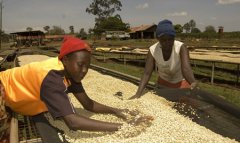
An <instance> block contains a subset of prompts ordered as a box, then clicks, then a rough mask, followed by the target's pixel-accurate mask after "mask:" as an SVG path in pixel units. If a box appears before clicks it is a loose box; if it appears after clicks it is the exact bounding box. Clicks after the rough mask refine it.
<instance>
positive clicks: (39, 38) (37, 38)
mask: <svg viewBox="0 0 240 143" xmlns="http://www.w3.org/2000/svg"><path fill="white" fill-rule="evenodd" d="M10 34H11V35H12V36H13V39H14V41H15V42H16V46H32V45H42V44H43V43H42V42H43V39H44V37H45V34H44V33H43V32H42V31H40V30H36V31H23V32H14V33H10Z"/></svg>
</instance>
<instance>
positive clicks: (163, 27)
mask: <svg viewBox="0 0 240 143" xmlns="http://www.w3.org/2000/svg"><path fill="white" fill-rule="evenodd" d="M164 34H166V35H171V36H176V32H175V29H174V27H173V25H172V22H171V21H170V20H167V19H165V20H163V21H160V22H159V23H158V25H157V30H156V36H157V37H160V36H162V35H164Z"/></svg>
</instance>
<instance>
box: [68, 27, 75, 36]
mask: <svg viewBox="0 0 240 143" xmlns="http://www.w3.org/2000/svg"><path fill="white" fill-rule="evenodd" d="M69 30H70V34H74V27H73V26H69Z"/></svg>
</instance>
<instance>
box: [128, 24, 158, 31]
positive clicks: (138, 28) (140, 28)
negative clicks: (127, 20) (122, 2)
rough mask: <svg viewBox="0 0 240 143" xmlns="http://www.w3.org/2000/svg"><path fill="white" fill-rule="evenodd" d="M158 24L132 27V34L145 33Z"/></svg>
mask: <svg viewBox="0 0 240 143" xmlns="http://www.w3.org/2000/svg"><path fill="white" fill-rule="evenodd" d="M155 25H156V24H151V25H141V26H137V27H131V28H130V33H135V32H137V31H145V30H147V29H149V28H151V27H152V26H155Z"/></svg>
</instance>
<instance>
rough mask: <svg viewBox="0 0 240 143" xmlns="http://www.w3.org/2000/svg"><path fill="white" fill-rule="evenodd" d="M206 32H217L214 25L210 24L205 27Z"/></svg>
mask: <svg viewBox="0 0 240 143" xmlns="http://www.w3.org/2000/svg"><path fill="white" fill-rule="evenodd" d="M204 33H216V30H215V28H214V27H213V26H212V25H208V26H206V27H205V31H204Z"/></svg>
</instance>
